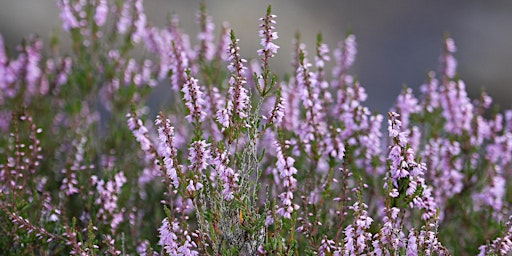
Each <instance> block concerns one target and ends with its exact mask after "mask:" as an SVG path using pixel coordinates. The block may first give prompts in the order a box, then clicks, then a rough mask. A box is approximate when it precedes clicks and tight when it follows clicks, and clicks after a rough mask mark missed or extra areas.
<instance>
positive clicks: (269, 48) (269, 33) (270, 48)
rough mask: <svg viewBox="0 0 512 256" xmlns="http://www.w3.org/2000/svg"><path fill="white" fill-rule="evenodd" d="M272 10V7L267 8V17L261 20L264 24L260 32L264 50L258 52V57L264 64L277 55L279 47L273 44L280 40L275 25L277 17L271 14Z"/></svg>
mask: <svg viewBox="0 0 512 256" xmlns="http://www.w3.org/2000/svg"><path fill="white" fill-rule="evenodd" d="M270 13H271V8H270V5H269V6H268V8H267V15H266V16H265V17H263V18H260V19H259V20H260V21H261V22H262V23H261V25H260V28H261V30H260V31H259V36H260V38H261V42H260V44H261V46H263V48H262V49H259V50H258V55H259V56H260V57H261V58H262V59H263V62H265V63H266V62H267V61H268V58H270V57H274V54H276V53H277V50H278V49H279V46H277V45H276V44H274V43H273V41H274V40H276V39H277V38H278V36H277V32H275V31H274V30H275V27H274V26H273V24H276V21H275V20H274V19H275V18H276V15H273V14H270Z"/></svg>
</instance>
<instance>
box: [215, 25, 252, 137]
mask: <svg viewBox="0 0 512 256" xmlns="http://www.w3.org/2000/svg"><path fill="white" fill-rule="evenodd" d="M239 50H240V48H239V47H238V39H236V38H235V35H234V33H233V30H231V44H230V46H229V54H230V55H229V61H230V63H229V65H228V69H229V71H230V72H231V77H230V79H229V85H230V87H229V89H228V93H229V101H228V102H227V103H226V104H227V105H226V107H225V108H224V109H220V110H219V111H218V112H217V120H218V121H219V122H220V123H221V124H222V126H223V127H224V128H227V127H229V126H230V125H232V124H233V123H234V120H235V119H234V118H235V116H237V117H238V118H246V117H247V111H248V110H249V96H248V95H247V93H248V91H247V89H246V88H245V87H244V85H245V84H246V83H247V81H246V78H245V77H246V75H245V70H246V69H247V68H246V67H245V66H244V64H243V63H245V62H247V61H246V60H245V59H242V58H241V57H240V53H239ZM226 117H229V122H227V120H226Z"/></svg>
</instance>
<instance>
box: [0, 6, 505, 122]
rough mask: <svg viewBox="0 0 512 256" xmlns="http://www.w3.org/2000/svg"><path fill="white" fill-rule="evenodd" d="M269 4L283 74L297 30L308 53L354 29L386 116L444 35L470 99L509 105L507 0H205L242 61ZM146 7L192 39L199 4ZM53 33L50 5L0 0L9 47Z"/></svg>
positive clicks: (155, 19)
mask: <svg viewBox="0 0 512 256" xmlns="http://www.w3.org/2000/svg"><path fill="white" fill-rule="evenodd" d="M268 3H270V4H272V7H273V13H274V14H276V15H277V31H278V33H279V36H280V38H279V39H278V40H277V43H278V44H279V45H280V46H281V49H280V52H279V54H278V56H277V58H276V60H277V59H279V61H274V63H273V65H274V67H276V69H277V70H278V71H279V72H281V73H283V72H290V71H291V69H290V68H289V66H288V63H289V62H290V46H291V40H292V37H293V35H294V34H295V32H296V31H297V30H300V32H301V34H302V38H303V41H305V42H306V43H307V45H308V49H309V52H310V53H313V52H314V48H313V47H314V42H315V38H316V34H317V33H318V32H322V34H323V36H324V39H325V41H326V42H327V43H328V44H329V46H330V47H331V49H332V48H334V47H335V46H336V44H337V42H338V41H339V40H341V39H342V38H343V37H344V35H345V34H346V33H347V31H352V32H353V33H354V34H355V35H356V37H357V41H358V45H359V47H358V56H357V60H356V64H355V68H354V69H353V70H352V73H353V74H355V75H356V76H357V77H358V78H359V79H360V80H361V82H362V85H363V86H364V87H366V89H367V91H368V94H369V99H368V101H367V104H368V105H369V106H370V107H371V108H372V109H378V110H379V112H381V113H383V112H386V111H387V110H388V109H389V107H390V106H391V104H392V102H393V100H394V97H396V95H397V94H398V93H399V92H400V90H401V89H402V87H403V85H407V86H410V87H413V88H417V87H418V86H419V85H420V84H421V83H422V82H423V81H424V79H425V74H426V73H427V72H428V71H429V70H432V69H434V70H437V67H438V62H437V58H438V56H439V54H440V52H441V41H442V38H443V34H445V33H449V35H451V36H452V37H453V38H454V40H455V43H456V45H457V47H458V52H457V53H456V57H457V59H458V62H459V68H458V71H459V74H460V76H461V78H462V79H464V80H465V81H466V84H467V86H468V89H469V91H470V93H471V94H472V97H474V96H475V95H476V94H477V93H479V91H480V90H481V89H482V88H485V90H486V91H487V92H488V93H489V94H490V95H491V96H492V97H493V98H494V99H495V101H497V102H500V105H501V106H502V107H506V108H510V107H512V104H511V103H510V98H511V96H512V32H511V31H510V28H511V27H512V1H508V0H496V1H478V0H465V1H462V0H458V1H442V0H431V1H410V0H396V1H368V0H359V1H335V0H317V1H311V0H309V1H307V0H268V1H252V0H237V1H228V0H210V1H206V5H207V8H208V12H209V14H210V15H212V16H213V19H214V22H215V24H216V25H217V28H218V27H220V25H221V24H222V22H224V21H228V22H229V23H230V24H231V27H232V28H234V29H235V33H236V35H237V37H238V38H240V47H241V49H242V53H243V54H244V56H245V57H246V58H254V57H256V50H257V49H258V48H259V45H258V44H259V39H258V24H259V21H258V18H259V17H261V16H263V15H264V12H265V9H266V6H267V4H268ZM144 5H145V8H146V13H147V14H148V20H149V21H150V22H151V23H152V24H155V25H160V26H163V25H164V24H165V23H166V20H167V17H168V14H169V13H176V14H178V15H179V17H180V19H181V22H182V27H183V29H184V30H185V31H186V32H187V33H189V34H190V35H191V37H192V38H194V37H195V33H196V32H197V26H196V25H195V23H194V20H195V13H196V10H197V8H198V6H199V0H194V1H190V0H181V1H178V0H146V1H145V4H144ZM54 29H60V20H59V18H58V10H57V7H56V6H55V1H54V0H17V1H14V0H0V33H1V34H2V35H3V37H4V40H5V41H6V45H7V46H8V47H9V48H11V49H12V48H13V47H14V46H15V45H16V44H17V43H19V42H20V41H21V40H22V38H23V37H25V36H27V35H29V34H30V33H36V34H39V35H40V36H43V37H48V36H49V35H51V32H52V30H54Z"/></svg>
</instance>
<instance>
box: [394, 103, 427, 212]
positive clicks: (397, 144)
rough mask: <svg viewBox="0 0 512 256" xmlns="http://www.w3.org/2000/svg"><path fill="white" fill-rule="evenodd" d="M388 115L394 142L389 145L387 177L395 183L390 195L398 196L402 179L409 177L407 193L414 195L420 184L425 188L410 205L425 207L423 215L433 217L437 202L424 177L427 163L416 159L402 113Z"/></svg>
mask: <svg viewBox="0 0 512 256" xmlns="http://www.w3.org/2000/svg"><path fill="white" fill-rule="evenodd" d="M388 117H389V120H388V131H389V136H390V137H391V138H392V144H391V145H390V146H389V155H388V161H389V163H390V164H389V176H387V177H386V179H387V178H391V182H392V183H393V188H389V189H390V190H389V191H390V194H389V196H391V197H397V196H398V193H399V191H398V190H396V189H397V188H398V184H399V182H400V180H403V179H408V180H409V185H408V187H407V188H405V189H406V195H413V194H414V193H415V191H417V187H418V186H421V187H422V188H424V189H423V191H422V193H420V194H419V195H416V197H415V198H413V199H412V203H411V205H410V206H411V207H413V206H416V207H417V208H419V209H424V210H425V214H424V215H423V217H424V218H431V217H432V216H434V213H435V212H436V203H435V201H434V199H433V198H432V194H431V190H430V189H429V187H427V186H426V184H425V180H424V178H423V176H424V174H425V172H426V171H427V168H426V165H425V164H424V163H417V162H416V161H415V159H414V158H415V156H414V150H413V149H412V148H411V147H410V145H409V144H408V141H407V136H406V133H405V132H402V131H401V122H400V120H399V117H400V115H399V114H397V113H395V112H389V113H388ZM386 186H387V185H386Z"/></svg>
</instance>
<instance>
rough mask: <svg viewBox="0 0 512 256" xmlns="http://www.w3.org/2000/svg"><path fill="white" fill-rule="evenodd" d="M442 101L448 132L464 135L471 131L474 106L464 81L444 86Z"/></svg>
mask: <svg viewBox="0 0 512 256" xmlns="http://www.w3.org/2000/svg"><path fill="white" fill-rule="evenodd" d="M440 101H441V107H442V109H443V117H444V119H445V120H446V123H445V130H446V131H447V132H449V133H452V134H462V132H463V131H468V132H469V131H471V122H472V120H473V116H474V114H473V104H471V102H470V100H469V97H468V95H467V92H466V85H465V84H464V82H463V81H462V80H458V81H456V82H455V81H449V82H447V83H445V84H443V87H442V88H441V97H440Z"/></svg>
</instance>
